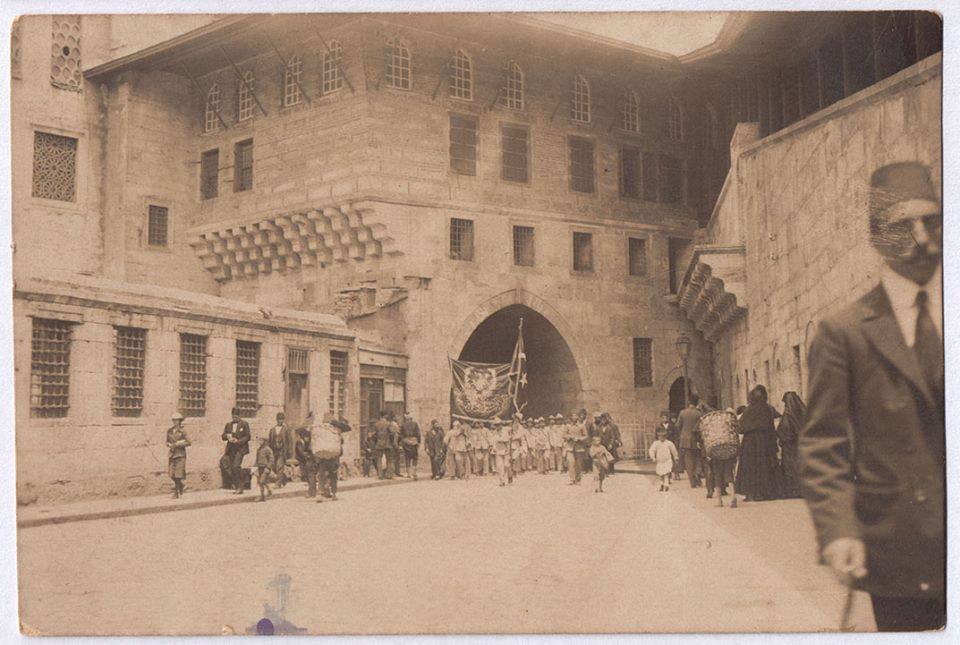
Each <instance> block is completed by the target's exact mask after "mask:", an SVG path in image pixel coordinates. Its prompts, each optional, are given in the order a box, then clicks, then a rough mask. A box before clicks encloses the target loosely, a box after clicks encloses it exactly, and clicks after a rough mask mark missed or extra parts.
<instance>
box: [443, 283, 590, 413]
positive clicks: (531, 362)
mask: <svg viewBox="0 0 960 645" xmlns="http://www.w3.org/2000/svg"><path fill="white" fill-rule="evenodd" d="M521 317H522V318H523V340H524V345H525V354H526V356H527V380H528V384H527V387H526V389H525V397H524V398H525V400H526V402H527V405H526V407H525V408H524V414H525V415H527V416H546V415H548V414H554V413H556V412H562V413H563V414H565V415H566V414H569V413H570V411H571V410H573V409H574V408H577V407H580V406H581V405H582V404H583V398H584V397H583V386H582V382H581V378H585V377H586V374H585V371H584V370H583V369H582V368H583V363H582V361H579V360H578V356H577V354H578V353H579V352H578V351H577V350H578V347H577V342H576V339H575V337H572V336H571V335H569V334H570V331H569V329H567V325H566V324H565V322H564V321H563V319H562V318H561V317H560V316H559V314H558V313H557V312H556V311H555V310H553V308H552V307H550V306H549V305H547V304H546V303H545V302H544V301H543V300H541V299H540V298H537V297H536V296H533V295H532V294H529V293H527V292H525V291H522V290H511V291H508V292H504V293H503V294H500V295H499V296H497V297H495V298H492V299H491V300H489V301H487V302H486V303H484V304H483V305H481V306H480V307H478V308H477V309H476V310H475V311H474V312H472V313H471V315H470V316H469V317H468V318H467V320H466V321H465V322H464V324H463V325H462V326H461V330H460V332H459V333H458V334H457V336H456V337H455V338H454V339H453V342H452V344H451V347H450V355H451V356H453V357H456V358H459V359H460V360H464V361H472V362H480V363H509V362H510V360H511V358H512V356H513V349H514V345H515V343H516V340H517V327H518V325H519V322H520V318H521ZM564 332H566V333H564Z"/></svg>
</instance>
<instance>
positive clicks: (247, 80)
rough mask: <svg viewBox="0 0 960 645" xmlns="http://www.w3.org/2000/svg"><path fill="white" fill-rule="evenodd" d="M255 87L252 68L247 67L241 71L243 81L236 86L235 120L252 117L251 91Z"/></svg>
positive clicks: (244, 119)
mask: <svg viewBox="0 0 960 645" xmlns="http://www.w3.org/2000/svg"><path fill="white" fill-rule="evenodd" d="M255 89H256V88H255V87H254V78H253V70H252V69H248V70H247V71H245V72H244V73H243V81H241V82H240V86H239V87H238V88H237V121H246V120H247V119H252V118H253V108H254V105H255V103H254V102H253V92H254V90H255Z"/></svg>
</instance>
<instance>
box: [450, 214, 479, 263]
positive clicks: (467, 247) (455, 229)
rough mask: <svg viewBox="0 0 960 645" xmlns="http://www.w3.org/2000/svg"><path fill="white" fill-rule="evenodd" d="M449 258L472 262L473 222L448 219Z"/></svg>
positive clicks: (454, 218)
mask: <svg viewBox="0 0 960 645" xmlns="http://www.w3.org/2000/svg"><path fill="white" fill-rule="evenodd" d="M450 258H451V259H454V260H466V261H468V262H469V261H472V260H473V220H470V219H457V218H456V217H452V218H450Z"/></svg>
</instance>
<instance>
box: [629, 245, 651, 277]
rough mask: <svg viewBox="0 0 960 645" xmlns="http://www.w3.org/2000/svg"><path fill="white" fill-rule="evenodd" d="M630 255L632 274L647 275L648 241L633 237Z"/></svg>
mask: <svg viewBox="0 0 960 645" xmlns="http://www.w3.org/2000/svg"><path fill="white" fill-rule="evenodd" d="M628 255H629V258H628V259H629V263H630V275H641V276H642V275H647V241H646V240H645V239H643V238H637V237H631V238H630V246H629V249H628Z"/></svg>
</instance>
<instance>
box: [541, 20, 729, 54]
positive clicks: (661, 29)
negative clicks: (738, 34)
mask: <svg viewBox="0 0 960 645" xmlns="http://www.w3.org/2000/svg"><path fill="white" fill-rule="evenodd" d="M529 15H530V16H531V17H535V18H537V19H538V20H544V21H546V22H552V23H554V24H558V25H561V26H563V27H567V28H570V29H579V30H581V31H587V32H590V33H594V34H597V35H600V36H604V37H606V38H612V39H614V40H620V41H623V42H626V43H630V44H631V45H639V46H640V47H646V48H649V49H656V50H657V51H661V52H664V53H667V54H673V55H675V56H680V55H682V54H686V53H688V52H692V51H694V50H695V49H700V48H701V47H704V46H706V45H709V44H710V43H712V42H713V41H714V40H716V38H717V34H719V33H720V29H721V28H722V27H723V23H724V21H725V20H726V17H727V15H728V14H726V13H717V12H694V11H671V12H666V11H664V12H614V13H586V12H582V13H581V12H577V13H534V14H529Z"/></svg>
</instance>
